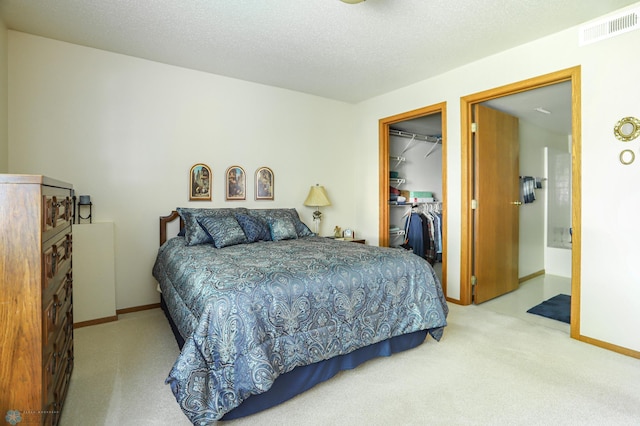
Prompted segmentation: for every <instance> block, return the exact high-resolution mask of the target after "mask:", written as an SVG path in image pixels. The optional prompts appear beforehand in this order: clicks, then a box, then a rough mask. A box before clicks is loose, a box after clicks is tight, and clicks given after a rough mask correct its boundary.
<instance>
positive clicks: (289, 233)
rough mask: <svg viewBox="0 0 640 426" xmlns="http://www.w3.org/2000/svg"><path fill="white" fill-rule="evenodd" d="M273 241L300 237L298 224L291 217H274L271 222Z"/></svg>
mask: <svg viewBox="0 0 640 426" xmlns="http://www.w3.org/2000/svg"><path fill="white" fill-rule="evenodd" d="M269 229H270V230H271V239H272V240H273V241H281V240H293V239H296V238H298V234H297V232H296V226H295V224H294V223H293V221H292V220H291V219H290V218H282V219H272V220H271V221H270V222H269Z"/></svg>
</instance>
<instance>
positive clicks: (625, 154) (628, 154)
mask: <svg viewBox="0 0 640 426" xmlns="http://www.w3.org/2000/svg"><path fill="white" fill-rule="evenodd" d="M635 159H636V154H635V152H633V151H631V150H630V149H625V150H624V151H622V152H621V153H620V162H621V163H622V164H624V165H625V166H628V165H629V164H631V163H633V161H634V160H635Z"/></svg>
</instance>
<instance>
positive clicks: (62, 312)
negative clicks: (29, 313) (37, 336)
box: [42, 269, 73, 346]
mask: <svg viewBox="0 0 640 426" xmlns="http://www.w3.org/2000/svg"><path fill="white" fill-rule="evenodd" d="M64 277H65V278H64V281H63V282H62V283H61V284H60V286H59V287H58V289H57V290H56V292H55V293H54V294H53V295H52V296H51V298H50V299H49V301H48V303H46V304H45V306H44V309H43V323H44V324H43V331H44V337H43V342H42V343H43V344H44V345H45V346H48V345H49V343H50V342H51V339H52V338H53V336H55V335H56V334H57V333H58V330H60V328H61V326H62V324H63V323H64V321H65V319H66V318H67V317H68V313H70V312H71V299H72V292H73V279H72V278H71V277H72V271H71V269H69V272H68V273H67V274H65V276H64ZM71 323H72V324H73V319H72V320H71Z"/></svg>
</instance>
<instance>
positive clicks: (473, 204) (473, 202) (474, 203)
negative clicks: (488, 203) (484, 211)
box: [471, 199, 478, 210]
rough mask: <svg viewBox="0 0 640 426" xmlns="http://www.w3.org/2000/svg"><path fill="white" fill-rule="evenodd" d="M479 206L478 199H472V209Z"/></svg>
mask: <svg viewBox="0 0 640 426" xmlns="http://www.w3.org/2000/svg"><path fill="white" fill-rule="evenodd" d="M477 208H478V200H476V199H473V200H471V210H475V209H477Z"/></svg>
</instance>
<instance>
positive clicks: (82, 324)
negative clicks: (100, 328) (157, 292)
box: [73, 303, 160, 329]
mask: <svg viewBox="0 0 640 426" xmlns="http://www.w3.org/2000/svg"><path fill="white" fill-rule="evenodd" d="M159 307H160V304H159V303H152V304H150V305H142V306H133V307H131V308H124V309H116V314H115V315H114V316H112V317H105V318H97V319H93V320H89V321H81V322H76V323H74V324H73V328H74V329H76V328H81V327H88V326H90V325H98V324H104V323H107V322H113V321H118V315H122V314H130V313H131V312H140V311H146V310H149V309H156V308H159Z"/></svg>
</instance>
